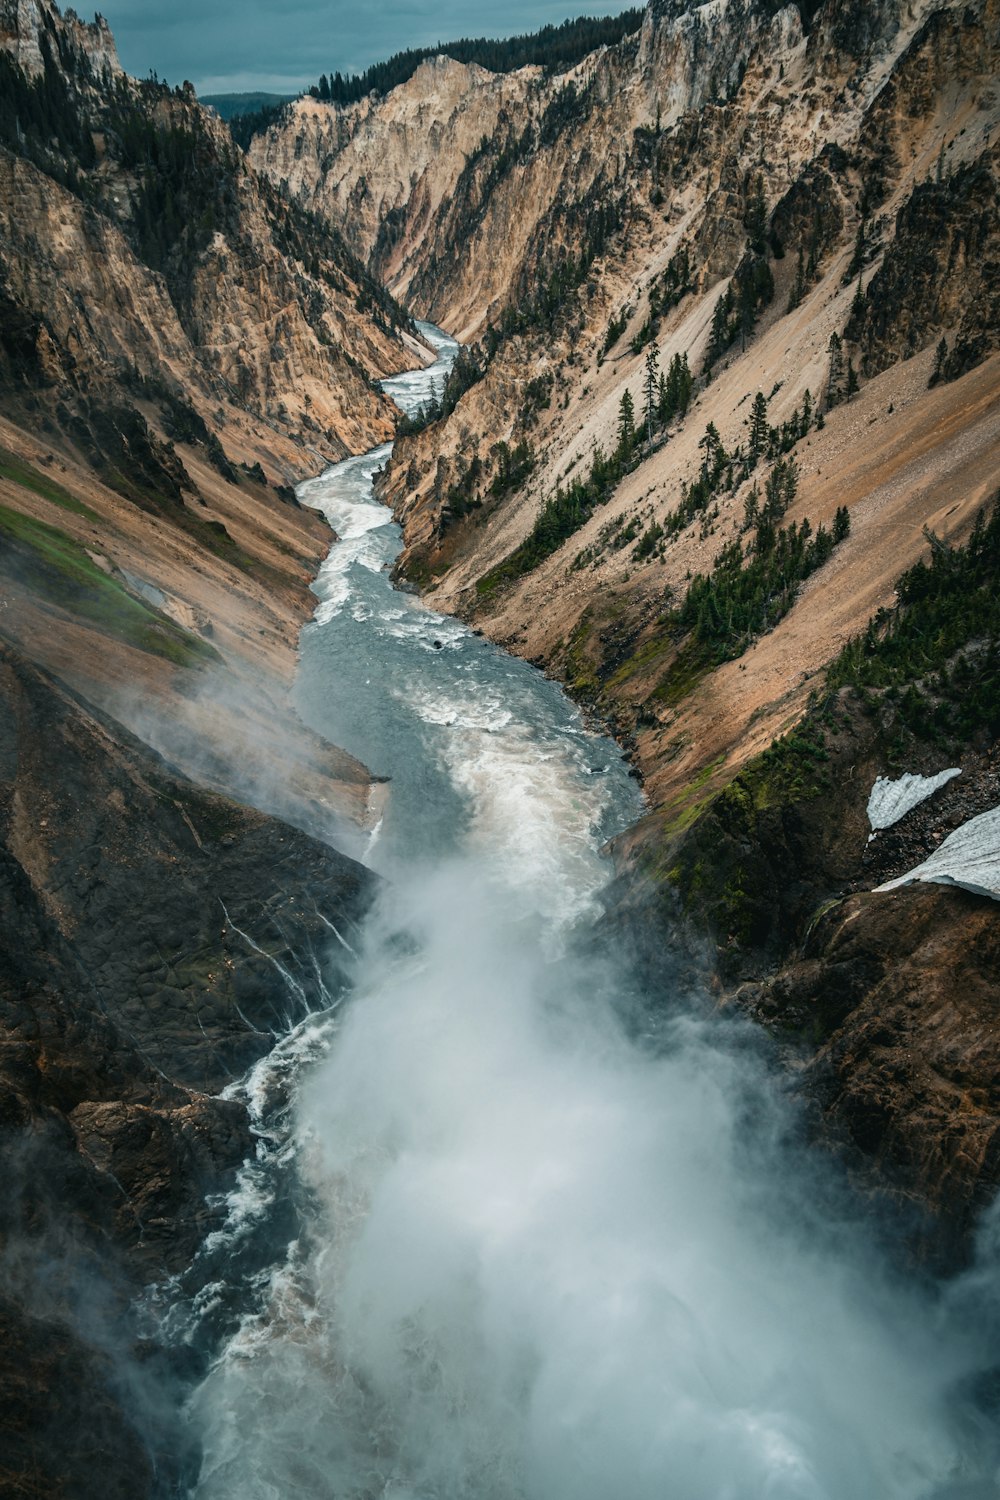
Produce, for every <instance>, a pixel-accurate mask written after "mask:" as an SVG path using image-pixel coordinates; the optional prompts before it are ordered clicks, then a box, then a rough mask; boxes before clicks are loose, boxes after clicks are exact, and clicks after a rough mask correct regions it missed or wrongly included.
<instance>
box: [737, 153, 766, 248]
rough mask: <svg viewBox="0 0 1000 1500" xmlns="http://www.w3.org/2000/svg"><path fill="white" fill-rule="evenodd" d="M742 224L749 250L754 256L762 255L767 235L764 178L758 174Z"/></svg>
mask: <svg viewBox="0 0 1000 1500" xmlns="http://www.w3.org/2000/svg"><path fill="white" fill-rule="evenodd" d="M743 223H744V225H745V227H746V231H747V234H748V236H749V238H750V246H751V249H752V250H753V251H754V253H755V254H757V255H762V254H763V253H764V248H765V244H766V235H767V200H766V198H765V197H764V178H763V177H762V176H761V174H760V173H759V172H758V174H757V177H756V179H755V180H754V184H753V187H752V189H751V191H750V196H749V199H748V201H747V206H746V212H745V214H744V216H743Z"/></svg>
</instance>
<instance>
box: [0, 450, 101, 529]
mask: <svg viewBox="0 0 1000 1500" xmlns="http://www.w3.org/2000/svg"><path fill="white" fill-rule="evenodd" d="M0 479H8V480H10V482H11V483H12V484H17V485H20V487H21V489H23V490H31V491H32V492H33V493H34V494H36V495H41V496H42V498H43V499H44V500H50V501H51V502H52V504H53V505H58V506H60V507H61V508H62V509H63V510H68V511H71V512H72V513H73V515H75V516H85V517H86V518H87V520H89V521H96V520H97V515H96V514H95V512H94V511H92V510H91V508H90V506H89V505H84V503H83V501H82V500H78V499H77V498H76V496H75V495H71V494H70V492H69V490H65V489H63V487H62V485H61V484H57V483H56V482H55V480H54V479H50V478H49V476H48V475H47V474H40V473H39V471H38V470H37V469H35V468H33V467H32V466H31V464H26V463H25V462H24V461H23V460H22V459H20V458H17V457H16V455H15V454H13V453H8V452H7V450H6V448H0Z"/></svg>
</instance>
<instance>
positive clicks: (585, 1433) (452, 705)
mask: <svg viewBox="0 0 1000 1500" xmlns="http://www.w3.org/2000/svg"><path fill="white" fill-rule="evenodd" d="M424 332H425V334H426V336H427V337H428V338H429V339H430V340H431V341H432V342H433V343H434V345H435V347H436V349H437V350H438V355H439V357H438V361H437V363H436V365H435V366H434V367H432V368H431V369H430V370H428V371H420V372H416V373H413V374H409V375H403V376H399V377H396V378H394V379H393V380H391V381H387V382H385V385H386V388H387V389H388V390H390V391H391V393H392V395H393V396H394V397H395V399H396V400H397V401H398V402H399V404H400V405H401V406H402V407H403V408H404V410H410V411H412V410H414V409H415V408H416V407H417V406H419V405H420V404H421V403H422V402H423V401H424V400H425V399H426V397H427V395H428V393H429V388H430V384H429V383H430V382H431V381H440V380H441V379H442V377H443V375H444V374H445V373H446V370H447V368H448V365H449V363H450V361H451V360H452V359H453V358H454V355H455V352H456V349H457V346H456V345H455V344H454V342H453V341H452V340H450V339H448V338H447V337H446V336H445V335H443V334H441V333H440V332H439V331H438V330H435V329H432V328H430V327H429V326H426V325H425V326H424ZM388 453H389V449H388V447H385V448H381V449H377V450H375V452H373V453H371V454H366V455H364V456H362V457H359V458H354V459H349V460H348V461H346V462H345V463H342V464H338V465H336V466H335V467H334V468H333V469H331V470H329V471H328V472H327V473H325V474H323V475H322V476H320V477H319V478H318V479H315V480H313V481H310V482H309V483H308V484H306V485H303V486H302V487H301V488H300V491H299V493H300V497H301V498H302V500H303V501H304V502H306V503H308V504H310V505H314V506H316V507H317V508H319V509H322V510H323V512H324V513H325V514H326V516H327V517H328V519H329V520H330V522H331V524H332V525H333V527H334V529H335V530H336V532H337V534H338V537H339V538H340V540H339V541H338V542H337V543H336V544H335V545H334V547H333V548H332V550H331V553H330V556H329V558H328V560H327V562H326V563H325V564H324V567H323V569H322V570H321V573H320V575H319V578H318V579H317V582H316V585H315V589H316V593H317V596H318V598H319V605H318V608H317V611H316V616H315V619H314V620H313V622H312V624H311V625H310V626H309V627H308V628H307V629H306V631H305V632H304V633H303V638H302V650H301V672H300V678H299V684H298V706H299V710H300V713H301V714H302V716H303V718H305V720H306V721H307V722H308V723H309V724H310V725H311V726H312V727H313V728H315V729H316V730H318V731H319V732H321V733H322V734H324V735H326V736H327V737H328V738H329V739H330V740H332V741H333V742H335V743H337V744H340V745H342V746H344V747H345V748H346V749H347V750H349V751H351V752H352V753H353V754H355V755H357V756H358V757H359V758H360V759H361V760H363V761H364V762H365V763H366V764H367V765H368V766H369V767H371V769H372V770H373V771H374V772H376V773H377V774H379V775H382V776H387V777H389V778H390V792H389V797H388V802H387V807H386V812H385V817H384V822H383V825H382V827H381V829H380V831H379V835H378V838H377V839H376V840H374V841H373V842H372V843H370V845H369V847H368V850H367V852H366V856H365V857H366V858H367V860H368V861H369V862H370V863H371V864H372V866H373V867H374V868H376V869H377V870H378V871H379V872H380V873H382V874H384V875H385V876H386V877H387V885H386V888H385V893H384V896H383V898H382V899H381V900H380V901H379V902H378V903H377V905H376V908H375V910H374V911H373V913H372V915H371V917H370V918H369V919H368V921H367V923H366V926H365V928H364V930H363V931H358V932H356V931H352V932H350V933H337V934H331V944H334V943H336V944H339V952H340V956H341V957H343V954H344V948H345V947H347V948H349V949H350V950H351V958H352V964H353V971H354V973H353V989H352V993H351V995H350V997H349V999H346V1000H341V1001H339V1002H338V1003H337V1004H335V1005H334V1006H332V1007H331V1008H330V1009H329V1010H328V1011H327V1012H325V1013H323V1014H320V1015H313V1016H309V1017H307V1018H306V1019H305V1020H304V1021H303V1022H302V1023H301V1024H300V1025H299V1026H298V1027H296V1028H295V1029H294V1031H292V1032H291V1033H290V1034H289V1035H288V1036H287V1037H285V1038H283V1039H282V1040H281V1041H280V1042H279V1043H278V1045H277V1046H276V1047H275V1049H274V1051H273V1052H272V1053H271V1055H270V1056H269V1057H268V1058H266V1059H264V1060H263V1061H262V1062H261V1063H259V1064H258V1065H257V1067H256V1068H255V1069H253V1070H252V1072H251V1074H250V1075H249V1077H248V1078H247V1079H245V1080H243V1082H242V1083H241V1084H240V1085H238V1086H237V1088H238V1091H239V1092H240V1094H241V1096H242V1097H243V1098H245V1099H246V1100H247V1102H248V1104H249V1106H250V1108H251V1111H252V1114H253V1117H254V1120H255V1124H256V1126H257V1128H258V1130H259V1133H260V1134H259V1149H258V1153H257V1157H256V1159H255V1160H253V1161H251V1162H249V1163H247V1165H246V1167H245V1168H244V1171H243V1174H242V1176H241V1179H240V1182H239V1184H238V1186H237V1189H236V1191H235V1192H234V1193H233V1194H232V1196H231V1198H230V1199H229V1201H228V1220H227V1222H226V1224H225V1226H224V1227H223V1228H222V1229H221V1230H219V1231H218V1232H217V1233H216V1235H215V1236H213V1239H212V1241H211V1242H210V1244H209V1245H207V1246H206V1250H205V1255H206V1256H207V1257H210V1258H212V1259H211V1265H212V1266H213V1268H214V1270H213V1274H212V1275H211V1277H210V1278H209V1283H210V1284H209V1286H208V1287H207V1289H206V1290H205V1291H204V1292H203V1293H201V1294H200V1295H199V1300H198V1305H197V1306H195V1307H192V1306H190V1305H186V1306H185V1307H183V1308H180V1306H178V1309H176V1310H175V1313H174V1317H175V1337H176V1338H177V1339H178V1340H183V1339H185V1338H186V1339H192V1338H195V1337H205V1330H206V1329H207V1328H212V1327H214V1328H215V1329H216V1330H217V1337H218V1338H219V1339H221V1347H220V1348H219V1352H218V1355H217V1358H216V1359H215V1362H214V1364H213V1366H212V1368H211V1370H210V1372H209V1374H208V1376H207V1378H206V1379H205V1380H204V1382H203V1383H202V1385H201V1386H200V1387H199V1389H198V1390H197V1392H196V1393H195V1394H194V1396H193V1398H192V1402H191V1420H192V1423H193V1424H194V1425H195V1427H196V1429H197V1432H198V1435H199V1438H200V1440H201V1442H202V1445H203V1454H204V1457H203V1464H202V1472H201V1478H200V1481H199V1483H198V1485H197V1488H196V1492H195V1493H196V1495H197V1497H198V1500H287V1497H291V1496H300V1497H305V1500H321V1497H322V1500H327V1497H329V1500H333V1497H336V1500H376V1497H383V1500H610V1497H618V1496H623V1497H627V1500H647V1497H648V1500H664V1497H666V1496H671V1497H676V1500H862V1497H864V1500H931V1497H937V1500H943V1497H945V1496H947V1495H952V1496H959V1495H965V1496H967V1497H969V1500H971V1497H985V1496H986V1495H987V1494H993V1493H994V1480H995V1477H996V1466H997V1464H998V1461H1000V1459H998V1453H997V1449H996V1446H995V1433H994V1430H993V1428H992V1427H991V1426H990V1425H989V1424H988V1423H986V1422H985V1420H979V1421H978V1423H976V1422H973V1420H972V1418H971V1416H970V1408H967V1407H966V1406H965V1405H963V1404H962V1402H961V1401H960V1400H959V1398H958V1395H957V1394H956V1393H960V1392H961V1391H962V1390H963V1389H964V1385H963V1383H966V1384H967V1383H968V1382H969V1381H970V1380H971V1379H972V1378H973V1376H974V1375H975V1373H976V1372H977V1371H978V1370H980V1369H981V1368H983V1367H985V1366H986V1365H987V1364H988V1363H989V1358H988V1349H987V1348H986V1346H985V1342H984V1339H985V1333H984V1329H983V1328H980V1329H977V1330H973V1329H972V1327H971V1326H970V1320H969V1319H968V1318H967V1317H965V1315H964V1311H962V1316H959V1313H958V1311H956V1309H959V1310H962V1309H961V1299H960V1298H954V1297H953V1298H952V1301H951V1303H950V1304H949V1303H947V1302H943V1301H941V1299H936V1298H935V1297H934V1296H932V1295H931V1294H929V1293H928V1292H927V1291H926V1289H923V1288H917V1287H915V1286H910V1285H906V1284H902V1283H901V1282H900V1280H899V1279H898V1277H895V1276H894V1275H892V1274H891V1273H890V1271H889V1270H888V1268H887V1267H886V1266H885V1264H884V1263H883V1262H882V1261H881V1260H880V1258H879V1255H878V1254H877V1253H876V1251H875V1249H874V1248H873V1247H872V1245H871V1244H870V1243H869V1242H868V1239H867V1237H866V1234H865V1231H864V1229H863V1227H862V1226H859V1224H858V1223H857V1222H855V1219H856V1214H855V1209H854V1206H853V1205H852V1204H851V1202H850V1200H849V1199H847V1198H846V1197H845V1196H844V1195H843V1194H842V1192H841V1190H840V1189H839V1188H838V1186H837V1183H836V1181H835V1180H834V1178H833V1176H832V1174H831V1173H830V1171H829V1169H828V1167H827V1166H826V1165H825V1163H824V1161H823V1160H821V1159H820V1158H819V1156H818V1154H817V1153H814V1154H812V1155H808V1154H806V1153H805V1152H804V1151H803V1149H802V1148H801V1147H800V1146H798V1145H797V1144H796V1141H797V1140H798V1138H799V1137H798V1133H797V1132H796V1130H795V1128H794V1127H795V1117H794V1113H793V1111H792V1108H791V1106H790V1104H789V1103H788V1101H787V1100H786V1099H785V1098H784V1096H783V1093H782V1090H781V1087H780V1084H779V1080H778V1079H777V1077H776V1076H775V1074H774V1073H773V1072H772V1071H771V1069H770V1068H769V1067H768V1065H767V1060H766V1058H764V1057H762V1054H761V1049H760V1045H759V1042H758V1040H757V1039H756V1038H755V1037H754V1036H753V1035H752V1034H751V1032H750V1030H749V1028H747V1029H744V1028H743V1027H742V1026H741V1025H739V1024H738V1023H737V1022H735V1021H732V1020H730V1019H727V1018H718V1017H716V1016H714V1015H713V1014H712V1011H711V1008H710V1007H709V1006H706V1007H705V1009H704V1011H703V1012H702V1011H692V1010H691V1009H690V1007H689V1006H686V1005H681V1004H680V1003H679V1001H676V1000H675V999H674V997H672V996H670V995H653V996H645V997H643V1001H644V1003H645V1004H646V1005H647V1006H648V1007H649V1008H650V1010H651V1011H655V1013H656V1014H657V1016H658V1024H657V1027H656V1028H655V1029H656V1042H655V1045H654V1044H653V1043H652V1042H651V1041H650V1040H649V1039H648V1038H647V1040H646V1042H643V1041H641V1040H639V1041H637V1040H636V1039H635V1037H634V1035H633V1031H634V1028H628V1027H626V1025H625V1024H624V1023H623V1021H622V1020H621V1016H622V1015H623V1014H624V1012H625V1010H626V1009H627V1008H628V1007H626V1006H625V1005H623V1003H622V1001H623V998H624V997H625V995H626V994H627V993H628V992H630V991H631V990H632V988H633V981H632V980H631V978H630V976H629V968H628V962H627V955H624V954H622V953H621V952H618V951H614V950H613V949H612V948H611V947H605V948H604V949H603V950H602V949H597V948H596V947H595V944H594V943H593V942H590V943H588V944H582V943H580V942H579V941H578V938H579V937H580V935H581V934H586V933H587V932H588V931H589V930H590V929H591V927H592V922H593V918H594V915H595V914H596V912H597V911H598V910H599V897H600V893H601V889H602V887H603V885H604V884H605V882H606V880H607V878H608V874H609V871H608V869H607V865H606V862H605V861H604V859H603V858H602V856H601V852H600V851H601V847H602V845H603V844H604V842H605V841H606V839H607V838H608V837H609V836H610V835H612V834H613V833H615V832H616V831H618V830H620V829H622V828H623V827H625V826H627V824H628V823H629V822H631V821H632V820H634V818H635V817H636V815H637V813H638V811H639V809H640V799H639V795H638V792H637V790H636V787H635V783H634V782H633V780H632V779H631V778H630V776H629V774H628V770H627V767H626V765H625V763H624V761H623V759H622V756H621V753H620V751H619V750H618V748H617V746H615V745H614V744H613V743H612V742H611V741H610V740H608V739H606V738H603V737H601V736H599V735H596V734H594V733H592V732H591V731H590V730H589V729H588V728H587V726H586V725H585V724H584V722H583V721H582V719H581V717H580V715H579V714H578V712H577V711H576V709H575V708H574V707H573V706H572V705H571V704H570V703H569V702H568V700H567V699H566V698H565V697H564V696H563V694H562V693H561V691H560V690H559V688H558V687H557V686H556V685H555V684H554V683H552V682H549V681H547V680H546V679H545V678H544V677H542V676H541V674H539V673H538V672H536V671H534V670H533V669H532V668H530V667H528V666H527V665H526V664H525V663H523V662H519V661H517V660H515V659H513V658H511V657H508V656H507V655H505V654H504V653H503V652H501V651H500V650H498V649H497V648H495V647H494V646H492V645H490V644H489V643H488V642H486V641H484V640H482V639H481V638H479V637H477V636H475V635H474V634H472V633H471V632H470V631H469V630H467V629H466V628H465V627H464V626H463V625H462V624H460V623H459V622H457V621H455V620H453V619H448V618H445V617H442V616H440V615H437V614H435V613H434V612H433V611H432V610H430V609H429V608H428V607H427V606H426V605H425V604H424V603H422V602H421V601H420V600H418V599H416V598H414V597H412V596H410V595H408V594H405V593H400V592H397V591H396V590H394V589H393V587H392V585H391V582H390V578H389V573H388V570H389V567H390V566H391V563H392V561H393V559H394V558H395V556H396V555H397V554H398V550H399V546H400V536H399V530H398V528H397V527H396V526H395V525H394V524H393V522H392V520H391V517H390V516H389V514H388V512H387V511H386V510H385V509H384V508H383V507H381V506H379V505H378V504H377V503H376V502H375V501H374V499H373V495H372V478H373V475H374V473H375V471H376V470H377V469H378V467H379V466H380V465H381V464H382V463H383V462H384V461H385V459H386V457H387V456H388ZM609 941H610V940H609ZM633 999H634V997H633ZM632 1014H634V1006H633V1008H632ZM234 1308H238V1311H239V1315H238V1317H236V1316H234ZM213 1319H214V1322H213ZM198 1330H200V1332H199V1331H198Z"/></svg>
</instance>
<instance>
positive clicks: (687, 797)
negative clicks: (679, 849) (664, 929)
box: [662, 755, 726, 884]
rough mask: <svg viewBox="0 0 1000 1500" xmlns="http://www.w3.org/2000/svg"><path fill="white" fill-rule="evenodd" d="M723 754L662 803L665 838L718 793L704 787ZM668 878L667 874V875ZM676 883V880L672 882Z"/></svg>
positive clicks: (681, 828)
mask: <svg viewBox="0 0 1000 1500" xmlns="http://www.w3.org/2000/svg"><path fill="white" fill-rule="evenodd" d="M725 760H726V757H725V756H724V755H719V756H716V758H715V760H712V761H709V763H708V765H707V766H704V767H703V768H702V770H700V771H699V772H698V774H697V776H695V777H694V778H693V779H692V780H691V781H689V782H688V784H687V786H683V787H681V788H680V790H679V791H676V792H674V794H673V796H672V797H668V798H667V800H666V802H665V803H664V804H663V809H662V813H663V819H664V823H663V835H664V837H665V838H673V837H674V836H675V835H676V834H678V833H683V832H684V830H685V829H686V828H690V826H691V824H692V823H693V822H694V821H695V819H696V818H697V817H698V816H699V814H700V813H702V812H703V811H704V809H705V808H706V807H708V805H709V803H711V802H712V801H713V800H714V799H715V797H716V796H717V795H718V793H717V792H716V791H715V790H714V789H712V790H710V791H708V792H706V791H705V788H706V787H707V786H708V784H709V782H710V781H712V779H713V778H714V776H715V774H716V772H717V771H719V770H721V768H722V766H723V765H724V764H725ZM667 878H668V879H669V878H670V877H669V875H668V877H667ZM674 883H675V884H676V882H674Z"/></svg>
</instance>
